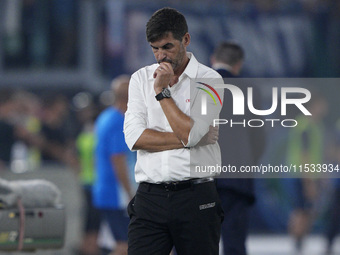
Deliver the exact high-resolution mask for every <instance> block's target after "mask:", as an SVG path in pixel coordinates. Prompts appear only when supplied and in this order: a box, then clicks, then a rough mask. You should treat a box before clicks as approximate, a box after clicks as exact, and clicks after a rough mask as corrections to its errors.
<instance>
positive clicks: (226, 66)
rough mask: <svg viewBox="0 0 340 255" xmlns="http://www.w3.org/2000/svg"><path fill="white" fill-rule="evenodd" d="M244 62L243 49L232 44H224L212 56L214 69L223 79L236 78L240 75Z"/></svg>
mask: <svg viewBox="0 0 340 255" xmlns="http://www.w3.org/2000/svg"><path fill="white" fill-rule="evenodd" d="M243 62H244V51H243V49H242V47H241V46H240V45H238V44H236V43H232V42H222V43H220V44H219V45H218V47H216V49H215V51H214V53H213V55H212V56H211V64H212V68H214V69H215V70H216V71H217V72H218V73H219V74H220V75H221V76H222V77H223V78H236V77H238V76H239V75H240V73H241V70H242V67H243Z"/></svg>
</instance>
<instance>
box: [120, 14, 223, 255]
mask: <svg viewBox="0 0 340 255" xmlns="http://www.w3.org/2000/svg"><path fill="white" fill-rule="evenodd" d="M146 37H147V41H148V42H149V44H150V46H151V48H152V51H153V54H154V56H155V58H156V61H157V62H158V64H153V65H151V66H147V67H144V68H142V69H140V70H138V71H137V72H135V73H134V74H133V75H132V77H131V81H130V86H129V102H128V110H127V112H126V114H125V123H124V125H125V126H124V133H125V139H126V143H127V144H128V146H129V148H130V149H132V150H137V151H138V152H137V163H136V167H135V178H136V181H137V182H138V183H139V187H138V190H137V193H136V196H135V198H134V199H133V200H132V201H131V202H130V204H129V206H128V212H129V216H130V224H129V241H128V243H129V252H128V254H129V255H141V254H157V255H162V254H164V255H165V254H166V255H168V254H169V253H170V251H171V249H172V247H173V246H175V248H176V250H177V253H178V254H179V255H189V254H195V255H200V254H201V255H209V254H214V255H217V254H218V244H219V236H220V224H221V220H222V217H223V216H222V210H221V207H220V202H219V198H218V194H217V191H216V188H215V183H214V182H213V179H212V178H211V176H212V174H210V173H207V174H205V175H200V176H198V177H199V178H193V174H192V172H191V171H190V170H191V169H193V167H194V166H195V165H205V164H206V163H207V162H211V163H215V164H220V150H219V146H218V144H217V143H216V140H217V138H218V133H217V130H216V129H213V128H209V125H212V122H213V119H214V118H218V114H219V111H220V109H221V106H220V105H216V106H215V105H214V104H213V103H212V100H211V101H210V100H209V98H208V100H209V101H208V104H209V109H211V110H212V111H213V114H209V115H206V116H203V117H202V116H200V115H199V114H197V115H195V117H193V113H195V112H197V111H198V110H197V109H200V106H199V105H200V103H201V100H200V98H201V97H202V95H203V94H202V93H203V92H202V91H203V90H200V89H197V87H199V86H200V84H199V83H196V85H195V86H192V87H191V86H190V80H191V79H197V78H207V79H212V78H217V79H218V81H219V83H222V79H221V77H220V76H219V75H218V74H217V73H216V72H215V71H214V70H212V69H210V68H208V67H206V66H204V65H202V64H200V63H199V62H198V61H197V60H196V58H195V57H194V55H193V54H192V53H189V52H187V51H186V48H187V46H188V45H189V43H190V35H189V33H188V26H187V23H186V20H185V17H184V16H183V15H182V14H181V13H179V12H178V11H177V10H175V9H172V8H163V9H160V10H158V11H156V12H155V13H154V14H153V15H152V17H151V18H150V20H149V21H148V23H147V25H146ZM219 96H220V97H222V98H223V91H222V92H221V91H220V90H219ZM190 113H191V114H190ZM189 114H190V115H189ZM209 129H210V131H209ZM208 131H209V132H208ZM210 135H212V136H211V139H206V138H207V137H209V136H210ZM199 142H200V144H201V146H199V145H198V143H199ZM197 155H202V156H201V157H198V156H197ZM207 155H208V156H207ZM192 156H195V157H194V158H193V157H192Z"/></svg>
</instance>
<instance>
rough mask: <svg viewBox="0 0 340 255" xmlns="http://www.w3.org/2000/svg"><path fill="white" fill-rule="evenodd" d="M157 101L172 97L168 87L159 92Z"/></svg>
mask: <svg viewBox="0 0 340 255" xmlns="http://www.w3.org/2000/svg"><path fill="white" fill-rule="evenodd" d="M155 97H156V99H157V101H160V100H162V99H163V98H170V97H171V92H170V90H169V89H168V88H163V89H162V92H161V93H159V94H157V95H156V96H155Z"/></svg>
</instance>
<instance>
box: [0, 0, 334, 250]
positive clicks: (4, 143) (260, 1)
mask: <svg viewBox="0 0 340 255" xmlns="http://www.w3.org/2000/svg"><path fill="white" fill-rule="evenodd" d="M104 2H112V3H115V4H117V3H121V4H122V5H123V4H127V5H129V4H130V5H133V4H140V1H137V0H128V1H124V0H111V1H110V0H107V1H104V0H103V1H102V3H104ZM145 2H150V3H151V4H156V3H157V2H161V4H162V5H166V4H167V3H169V4H183V6H189V7H190V6H192V5H193V3H195V2H197V3H200V4H201V3H202V4H203V5H202V6H205V7H206V6H207V5H208V6H211V7H216V6H221V8H220V9H221V10H223V8H225V9H226V10H228V11H230V12H233V11H236V12H240V13H248V14H249V15H256V13H258V12H265V13H271V12H276V11H279V12H281V11H283V12H284V11H291V12H292V13H294V12H296V11H298V12H304V13H305V14H306V15H310V16H313V17H314V20H313V21H314V22H315V27H316V28H317V29H316V30H317V32H318V33H317V34H315V37H317V36H318V38H322V40H321V39H320V40H319V43H318V44H317V47H319V48H317V49H324V48H325V45H324V42H325V41H327V42H329V45H333V48H332V47H331V48H330V49H335V50H334V51H333V50H331V54H332V56H338V58H336V57H334V58H332V59H335V60H336V59H340V51H339V50H338V49H339V47H338V41H336V40H333V38H334V37H333V36H334V35H336V36H337V37H336V38H340V37H339V35H340V33H339V31H340V30H339V24H340V1H339V0H299V1H295V0H283V1H278V0H237V1H236V0H225V1H223V0H213V1H202V0H196V1H191V0H190V1H189V0H172V1H170V0H167V1H151V0H150V1H145ZM203 2H204V3H203ZM80 4H81V0H50V1H45V0H1V1H0V35H2V39H3V41H2V42H3V44H2V45H1V51H2V52H3V55H2V56H3V60H4V65H3V66H4V67H5V69H12V68H14V69H16V68H27V67H38V68H39V67H44V68H45V67H50V68H60V67H66V68H69V67H75V66H76V65H77V64H78V44H77V41H78V40H79V34H78V33H79V30H78V29H79V27H78V22H79V21H78V18H79V13H78V10H79V7H80ZM117 6H119V5H115V6H112V8H116V7H117ZM120 7H121V8H122V6H120ZM195 8H201V7H200V5H197V6H195ZM103 12H104V11H103ZM101 19H104V18H101ZM330 20H331V21H332V22H331V25H330V26H328V27H327V28H328V29H324V28H325V26H323V25H324V24H325V23H327V22H329V21H330ZM101 21H102V20H101ZM111 21H112V22H113V23H114V22H115V20H111ZM105 22H108V23H109V22H110V18H109V17H106V21H105ZM327 24H328V23H327ZM99 30H100V32H101V33H103V34H105V33H106V34H107V35H106V36H107V37H110V36H112V37H111V38H109V40H110V39H111V40H112V41H111V44H110V42H109V43H108V45H106V47H107V49H106V51H105V52H104V53H103V54H102V55H103V58H106V60H105V61H107V62H110V61H111V62H110V64H109V65H108V66H106V68H107V70H108V73H112V72H113V70H115V71H116V72H120V71H121V70H123V69H124V68H123V64H122V61H121V59H118V60H119V61H112V59H111V60H108V58H109V57H111V56H112V58H114V57H115V56H116V55H117V54H122V51H121V48H120V47H123V46H125V44H124V43H122V41H123V42H124V40H122V38H120V36H121V35H120V33H121V31H118V32H117V34H113V35H109V29H107V27H106V26H102V27H101V28H100V29H99ZM115 31H116V30H115ZM143 36H144V34H143ZM117 38H118V39H117ZM119 38H120V39H119ZM119 40H122V41H121V42H120V44H119V43H118V44H115V43H117V41H119ZM137 41H138V40H137ZM207 41H208V40H207ZM209 42H210V41H209ZM101 43H103V42H101ZM138 43H139V41H138ZM327 45H328V44H327ZM306 48H307V46H306ZM117 49H119V52H118V50H117ZM320 52H321V53H320ZM320 52H316V53H315V55H317V56H319V55H320V56H321V55H322V56H321V57H320V58H318V60H319V61H317V63H318V66H317V69H322V68H324V66H323V63H324V62H323V60H324V59H326V58H327V57H329V56H328V55H327V54H323V53H324V51H322V50H321V51H320ZM110 54H111V55H110ZM136 55H138V54H136ZM150 55H151V53H150ZM314 57H315V56H314ZM315 58H316V57H315ZM0 61H1V59H0ZM328 64H334V65H333V66H332V68H334V69H335V70H336V72H337V73H339V69H338V67H339V66H340V64H339V63H338V62H334V63H328ZM317 71H318V70H316V73H315V74H313V76H318V73H317ZM110 78H112V77H110ZM46 91H47V92H46V93H41V92H39V93H33V92H31V91H28V90H14V89H10V88H1V89H0V172H1V170H7V169H9V170H11V171H13V172H15V173H21V172H26V171H34V170H35V169H38V168H43V166H45V165H48V164H54V165H59V166H62V167H68V168H70V169H72V170H74V171H75V172H76V173H78V174H79V179H80V182H81V184H82V185H84V186H86V185H91V184H92V183H93V181H94V178H95V177H94V168H93V160H94V159H93V157H94V151H93V149H94V140H93V139H94V137H93V135H94V133H93V132H94V125H95V120H96V118H97V116H98V115H99V114H100V113H101V112H102V111H103V109H104V108H106V107H108V106H109V105H111V104H112V94H111V92H109V91H106V92H103V93H101V94H100V95H94V94H93V93H88V92H79V93H77V94H74V95H71V96H70V95H65V94H64V93H63V91H57V92H56V91H50V92H48V90H46ZM326 92H327V91H326ZM328 92H329V91H328ZM331 93H332V92H331ZM316 94H318V93H316ZM334 94H336V93H334ZM334 94H333V95H332V96H334ZM327 98H328V97H327ZM317 101H318V102H317V104H318V105H317V106H316V107H314V108H313V109H314V110H315V114H313V115H314V116H316V117H318V118H317V119H313V120H306V119H303V118H302V117H301V116H297V117H298V118H301V119H299V122H300V123H302V125H301V128H300V129H295V130H294V131H292V132H281V133H280V134H277V133H275V132H274V133H272V134H271V133H270V132H268V133H267V134H268V135H269V136H270V135H272V136H273V137H275V139H271V138H272V137H269V139H267V140H269V143H268V144H267V148H266V154H265V156H264V157H265V159H264V160H273V161H275V162H276V163H277V164H290V163H292V164H296V165H300V164H302V165H303V164H306V163H308V164H310V163H312V162H315V163H319V162H321V163H324V162H325V163H327V164H334V166H337V165H339V166H340V119H339V120H338V121H337V120H334V119H335V118H338V113H337V112H335V111H334V109H333V112H329V105H328V104H327V103H328V102H327V100H325V98H319V100H317ZM332 106H334V105H332ZM328 114H331V115H332V116H331V121H328V122H325V119H327V116H328ZM328 120H329V119H328ZM309 121H312V122H309ZM89 166H90V167H89ZM256 182H257V191H256V195H257V200H256V205H255V207H256V212H255V213H254V215H252V216H253V217H255V221H254V223H253V226H252V227H253V228H254V229H255V231H258V230H260V231H263V230H264V231H277V232H282V231H283V230H284V231H287V232H289V233H291V235H292V236H293V237H294V238H295V240H296V247H297V248H298V249H301V247H302V243H303V242H302V240H303V238H304V237H305V236H306V234H307V233H310V232H313V231H316V232H318V233H324V234H325V236H326V237H327V240H328V242H329V250H331V246H332V244H333V241H334V238H335V236H336V234H337V233H338V230H339V227H340V222H339V221H340V208H339V205H340V181H338V179H336V178H334V179H321V178H320V179H318V178H315V176H314V177H312V178H304V179H290V180H285V179H283V178H281V179H264V180H256ZM256 217H257V218H256ZM256 219H260V220H259V221H256ZM96 241H97V235H95V236H93V237H89V239H87V240H85V242H84V245H85V246H86V244H87V247H85V248H84V250H89V249H91V247H92V248H93V247H94V245H93V242H96Z"/></svg>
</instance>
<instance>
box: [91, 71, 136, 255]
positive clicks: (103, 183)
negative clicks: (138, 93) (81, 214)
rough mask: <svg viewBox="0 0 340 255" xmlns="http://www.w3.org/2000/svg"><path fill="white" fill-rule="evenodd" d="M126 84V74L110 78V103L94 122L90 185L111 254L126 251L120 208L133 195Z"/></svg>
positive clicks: (126, 220)
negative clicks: (108, 236) (110, 239)
mask: <svg viewBox="0 0 340 255" xmlns="http://www.w3.org/2000/svg"><path fill="white" fill-rule="evenodd" d="M128 85H129V78H128V77H127V76H120V77H118V78H116V79H115V80H114V81H113V82H112V89H113V92H114V96H115V101H114V105H113V107H109V108H107V109H106V110H105V111H104V112H102V113H101V114H100V116H99V117H98V119H97V121H96V124H95V134H96V139H97V145H96V149H95V155H96V174H97V179H96V181H95V184H94V188H93V191H94V193H93V196H94V205H95V206H96V207H97V208H99V210H100V211H101V215H102V219H104V220H106V221H107V223H108V225H109V226H110V229H111V231H112V234H113V235H114V237H115V240H116V241H117V245H116V249H115V251H114V252H113V253H112V254H114V255H124V254H127V231H128V224H129V218H128V216H127V214H126V211H125V210H124V208H126V205H127V201H129V200H128V199H131V198H132V196H133V191H132V188H131V184H130V178H129V175H128V167H127V155H128V153H130V152H129V150H128V148H127V146H126V144H125V140H124V134H123V123H124V112H125V111H126V105H127V99H128ZM124 198H125V199H124Z"/></svg>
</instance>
